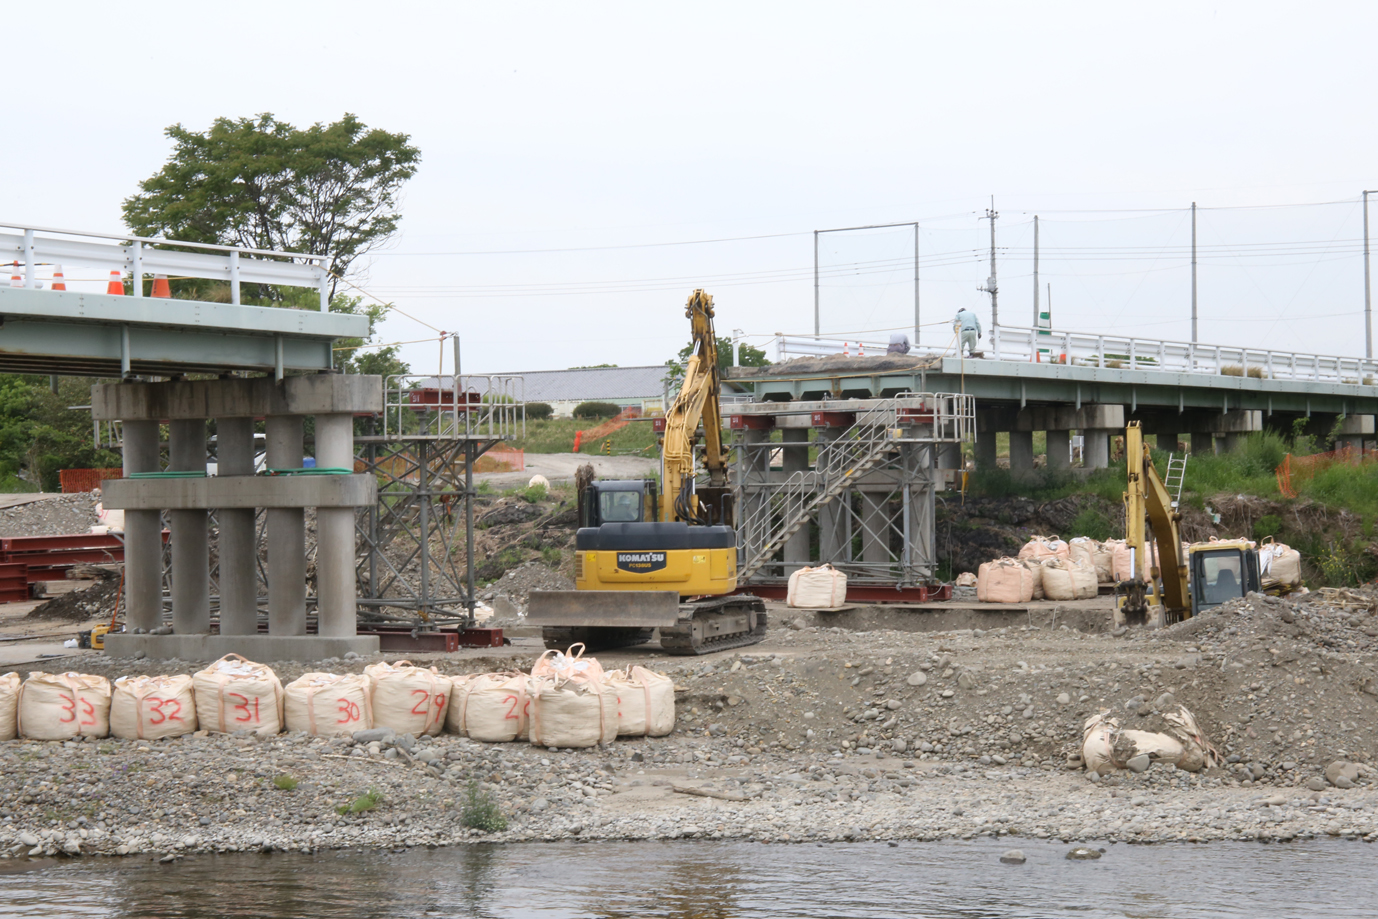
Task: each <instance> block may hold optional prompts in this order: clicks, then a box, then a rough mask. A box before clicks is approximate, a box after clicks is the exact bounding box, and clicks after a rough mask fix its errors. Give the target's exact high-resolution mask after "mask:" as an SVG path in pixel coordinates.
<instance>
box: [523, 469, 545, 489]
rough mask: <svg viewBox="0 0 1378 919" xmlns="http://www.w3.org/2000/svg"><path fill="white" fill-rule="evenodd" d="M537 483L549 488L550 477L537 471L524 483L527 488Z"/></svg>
mask: <svg viewBox="0 0 1378 919" xmlns="http://www.w3.org/2000/svg"><path fill="white" fill-rule="evenodd" d="M537 485H539V486H541V487H542V488H545V489H549V488H550V479H547V478H546V477H545V476H543V475H541V474H539V473H537V474H536V475H533V476H532V477H531V480H530V481H528V482H527V483H526V487H527V488H535V487H536V486H537Z"/></svg>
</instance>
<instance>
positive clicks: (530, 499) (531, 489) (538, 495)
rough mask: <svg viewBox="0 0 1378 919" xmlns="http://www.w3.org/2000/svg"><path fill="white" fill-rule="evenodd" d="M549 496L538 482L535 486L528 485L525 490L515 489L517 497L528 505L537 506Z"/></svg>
mask: <svg viewBox="0 0 1378 919" xmlns="http://www.w3.org/2000/svg"><path fill="white" fill-rule="evenodd" d="M549 494H550V493H549V492H548V491H547V490H546V487H545V486H544V485H542V484H541V483H540V482H537V483H536V484H535V485H528V486H527V487H526V488H519V489H517V497H519V498H521V499H522V500H523V501H525V502H527V503H528V504H538V503H540V502H541V501H544V500H545V499H546V498H547V497H549Z"/></svg>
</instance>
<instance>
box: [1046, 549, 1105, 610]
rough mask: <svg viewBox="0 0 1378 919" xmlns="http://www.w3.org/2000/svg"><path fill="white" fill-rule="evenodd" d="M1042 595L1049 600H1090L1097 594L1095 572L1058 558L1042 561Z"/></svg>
mask: <svg viewBox="0 0 1378 919" xmlns="http://www.w3.org/2000/svg"><path fill="white" fill-rule="evenodd" d="M1042 567H1043V595H1044V596H1045V597H1046V598H1047V599H1049V600H1090V599H1093V598H1094V597H1095V596H1096V594H1097V592H1098V586H1099V585H1098V582H1097V580H1096V570H1095V569H1094V568H1092V567H1091V566H1090V565H1085V564H1082V563H1081V562H1073V561H1065V560H1063V559H1060V558H1048V559H1044V560H1043V565H1042Z"/></svg>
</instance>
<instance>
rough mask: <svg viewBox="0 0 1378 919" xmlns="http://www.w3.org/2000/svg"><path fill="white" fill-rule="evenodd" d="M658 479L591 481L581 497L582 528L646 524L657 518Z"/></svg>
mask: <svg viewBox="0 0 1378 919" xmlns="http://www.w3.org/2000/svg"><path fill="white" fill-rule="evenodd" d="M657 507H658V502H657V498H656V483H655V479H610V480H606V481H602V482H590V483H589V484H588V486H587V487H585V488H584V490H583V492H581V493H580V495H579V526H581V527H600V526H602V525H603V524H605V523H646V522H648V521H654V520H655V519H656V509H657Z"/></svg>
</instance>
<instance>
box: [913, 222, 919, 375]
mask: <svg viewBox="0 0 1378 919" xmlns="http://www.w3.org/2000/svg"><path fill="white" fill-rule="evenodd" d="M918 346H919V225H918V224H917V223H916V224H914V347H915V348H918Z"/></svg>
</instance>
